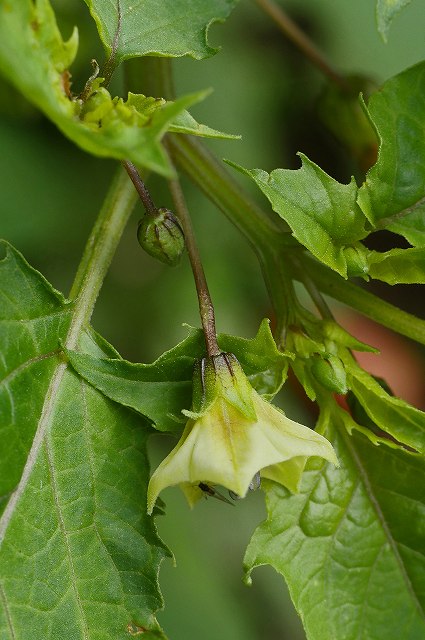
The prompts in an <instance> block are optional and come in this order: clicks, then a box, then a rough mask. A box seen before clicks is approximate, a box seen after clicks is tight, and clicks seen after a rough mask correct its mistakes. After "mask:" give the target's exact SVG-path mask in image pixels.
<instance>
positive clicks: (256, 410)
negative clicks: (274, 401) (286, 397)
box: [148, 354, 337, 513]
mask: <svg viewBox="0 0 425 640" xmlns="http://www.w3.org/2000/svg"><path fill="white" fill-rule="evenodd" d="M185 413H186V415H188V417H189V420H188V422H187V424H186V427H185V429H184V431H183V434H182V436H181V438H180V441H179V442H178V444H177V445H176V446H175V448H174V449H173V450H172V451H171V453H170V454H169V455H168V456H167V457H166V458H165V460H163V461H162V462H161V464H160V465H159V467H158V468H157V469H156V471H155V472H154V474H153V475H152V478H151V480H150V483H149V487H148V512H149V513H152V510H153V507H154V505H155V502H156V499H157V497H158V495H159V493H160V492H161V491H162V490H163V489H165V488H166V487H168V486H173V485H180V486H181V488H182V489H183V491H184V493H185V494H186V497H187V499H188V501H189V503H190V504H191V505H192V504H194V503H195V502H196V501H197V500H198V499H199V498H200V497H202V495H203V491H202V489H201V488H200V487H199V484H202V485H203V484H205V485H208V486H215V485H222V486H223V487H226V488H227V489H229V490H230V491H232V492H233V493H235V494H237V495H238V496H240V497H243V496H245V494H246V492H247V491H248V488H249V485H250V483H251V481H252V479H253V477H254V476H255V475H256V474H257V473H258V472H260V473H261V476H262V477H266V478H270V479H272V480H274V481H276V482H279V483H280V484H283V485H284V486H286V487H287V488H288V489H290V490H291V491H296V490H297V488H298V484H299V481H300V478H301V475H302V472H303V470H304V466H305V462H306V460H307V458H308V457H309V456H320V457H322V458H325V459H326V460H329V461H330V462H333V463H334V464H337V458H336V455H335V452H334V450H333V448H332V445H331V444H330V442H328V440H326V438H324V437H323V436H321V435H319V434H318V433H316V432H315V431H313V430H312V429H309V428H308V427H305V426H303V425H301V424H298V423H297V422H294V421H293V420H290V419H289V418H287V417H286V415H285V414H284V413H283V412H282V411H280V410H279V409H277V408H276V407H274V406H273V405H271V404H269V403H268V402H267V401H266V400H264V399H263V398H262V397H261V396H260V395H258V393H257V392H256V391H255V390H254V389H253V388H252V387H251V385H250V383H249V381H248V379H247V377H246V376H245V374H244V372H243V371H242V368H241V366H240V364H239V362H238V361H237V360H236V358H235V356H233V355H231V354H220V355H219V356H213V357H212V358H208V359H207V358H204V359H203V360H202V362H201V365H200V367H198V370H197V371H196V372H195V377H194V411H191V412H189V411H187V412H185Z"/></svg>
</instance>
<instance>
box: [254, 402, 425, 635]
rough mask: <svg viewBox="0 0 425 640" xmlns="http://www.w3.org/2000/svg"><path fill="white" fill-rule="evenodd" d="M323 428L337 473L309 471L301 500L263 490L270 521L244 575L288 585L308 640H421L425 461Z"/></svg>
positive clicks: (258, 535)
mask: <svg viewBox="0 0 425 640" xmlns="http://www.w3.org/2000/svg"><path fill="white" fill-rule="evenodd" d="M326 418H327V419H328V420H329V421H328V422H327V424H326V435H327V436H328V437H329V438H330V439H331V441H332V442H333V445H334V448H335V450H336V452H337V455H338V459H339V461H340V467H339V468H338V469H336V468H335V467H334V466H333V465H330V464H322V462H321V461H318V460H317V461H315V462H311V463H309V465H308V467H307V470H306V471H305V473H304V476H303V483H302V486H301V491H300V493H299V494H297V495H291V494H290V493H289V492H288V491H287V490H285V489H284V488H282V487H280V486H278V485H277V484H275V483H272V482H269V483H267V485H266V486H264V490H265V492H266V496H267V511H268V516H267V520H266V521H265V522H263V523H262V524H261V525H260V526H259V527H258V529H257V531H256V532H255V534H254V536H253V538H252V540H251V542H250V545H249V547H248V550H247V553H246V557H245V568H246V571H247V572H248V575H249V573H250V572H251V571H252V569H253V568H254V567H256V566H259V565H262V564H265V563H268V564H271V565H272V566H273V567H274V568H275V569H276V570H277V571H279V573H281V574H282V575H283V576H284V577H285V580H286V581H287V583H288V586H289V590H290V593H291V597H292V599H293V601H294V604H295V606H296V608H297V610H298V612H299V614H300V616H301V619H302V621H303V625H304V627H305V629H306V633H307V637H308V638H309V640H324V638H344V640H357V639H358V638H367V639H368V640H381V639H382V638H386V639H387V640H396V639H397V638H406V639H409V640H418V638H421V637H422V636H423V635H424V633H425V618H424V605H425V601H424V586H425V583H424V575H425V574H424V569H425V559H424V555H423V550H424V542H425V540H424V531H423V518H424V516H425V505H424V496H423V491H422V487H423V483H424V482H425V465H424V461H423V459H420V458H416V457H412V456H410V455H408V454H406V453H403V452H401V451H399V450H393V449H390V448H388V447H386V446H385V445H383V446H380V447H377V446H375V445H373V444H371V443H370V442H369V441H368V440H366V439H365V438H364V437H363V436H361V435H353V436H351V437H350V436H348V435H347V433H346V432H345V428H344V426H343V425H342V424H341V419H340V415H339V412H337V411H335V410H334V411H333V412H332V415H331V416H326ZM406 523H409V526H406Z"/></svg>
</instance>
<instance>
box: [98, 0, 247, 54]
mask: <svg viewBox="0 0 425 640" xmlns="http://www.w3.org/2000/svg"><path fill="white" fill-rule="evenodd" d="M85 2H86V4H87V6H88V7H89V9H90V13H91V14H92V16H93V18H94V20H95V21H96V25H97V28H98V31H99V35H100V38H101V40H102V43H103V45H104V47H105V49H106V52H107V55H108V56H109V57H110V58H113V60H114V66H116V65H117V64H119V63H120V62H122V61H123V60H125V59H127V58H133V57H139V56H146V55H160V56H169V57H173V58H175V57H180V56H191V57H192V58H196V59H198V60H199V59H201V58H207V57H209V56H211V55H213V54H214V53H216V51H217V49H216V48H213V47H211V46H210V45H209V43H208V30H209V28H210V26H211V25H212V23H214V22H217V21H218V22H222V21H224V20H225V19H226V18H227V17H228V15H229V14H230V12H231V11H232V9H233V8H234V7H235V5H236V2H237V0H208V2H205V1H204V0H167V1H165V2H164V1H162V2H158V1H157V0H144V2H133V0H111V2H104V1H103V0H85Z"/></svg>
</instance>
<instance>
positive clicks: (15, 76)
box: [0, 0, 226, 176]
mask: <svg viewBox="0 0 425 640" xmlns="http://www.w3.org/2000/svg"><path fill="white" fill-rule="evenodd" d="M77 46H78V34H77V32H76V31H74V33H73V34H72V36H71V38H70V39H69V40H68V42H64V41H63V39H62V36H61V34H60V32H59V30H58V27H57V25H56V20H55V16H54V13H53V11H52V8H51V6H50V4H49V2H48V0H36V1H35V2H32V0H20V2H14V3H10V2H8V1H7V0H0V71H1V72H2V73H3V74H4V75H5V76H6V78H7V79H8V80H9V81H10V82H11V83H12V84H14V85H15V87H16V88H17V89H18V90H19V91H21V92H22V93H23V94H24V95H25V96H26V98H27V99H28V100H30V101H31V102H33V103H34V104H35V105H36V106H37V107H38V108H39V109H41V110H42V111H43V112H44V113H45V115H46V116H47V117H48V118H50V119H51V120H52V121H53V122H54V123H55V124H56V126H57V127H58V128H59V129H60V130H61V131H62V133H64V134H65V135H66V136H67V137H69V138H70V139H71V140H72V141H73V142H75V143H76V144H77V145H79V146H80V147H81V148H83V149H84V150H85V151H88V152H89V153H92V154H94V155H97V156H102V157H112V158H117V159H119V160H124V159H129V160H132V161H133V162H134V163H135V164H138V165H141V166H144V167H147V168H149V169H152V170H153V171H157V172H159V173H162V174H164V175H168V176H170V175H171V174H172V171H171V168H170V166H169V162H168V159H167V156H166V154H165V152H164V150H163V148H162V146H161V143H160V140H161V138H162V136H163V135H164V133H165V132H166V131H167V130H168V129H169V128H170V127H171V125H172V124H173V122H174V121H176V124H175V128H174V130H175V131H178V132H184V133H192V134H195V135H206V136H214V137H223V136H224V137H226V136H225V135H224V134H221V133H220V132H217V131H214V130H212V129H209V128H208V127H204V126H202V125H198V123H196V121H195V120H194V119H193V118H192V117H191V116H190V115H189V114H188V113H187V112H185V109H186V108H187V107H188V106H190V105H191V104H193V103H194V102H198V101H199V100H201V99H203V98H204V97H205V95H206V93H205V92H198V93H197V94H193V95H190V96H184V97H182V98H180V99H179V100H177V101H176V102H165V101H163V100H162V101H161V100H155V99H154V98H145V96H135V95H133V94H129V96H128V99H127V101H124V100H122V99H121V98H112V97H111V95H110V93H109V92H108V91H107V90H106V89H105V88H104V87H100V86H99V81H98V80H96V81H95V82H94V84H93V87H92V93H91V95H89V96H88V98H87V99H85V100H84V101H83V100H82V99H80V98H79V97H78V96H73V95H72V94H71V91H70V86H69V85H70V82H69V80H70V75H69V71H68V68H69V67H70V65H71V64H72V62H73V60H74V58H75V55H76V52H77Z"/></svg>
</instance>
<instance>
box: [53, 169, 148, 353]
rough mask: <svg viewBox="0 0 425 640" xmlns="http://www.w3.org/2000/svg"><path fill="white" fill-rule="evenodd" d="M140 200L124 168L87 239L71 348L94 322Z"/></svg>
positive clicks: (75, 292)
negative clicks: (105, 282)
mask: <svg viewBox="0 0 425 640" xmlns="http://www.w3.org/2000/svg"><path fill="white" fill-rule="evenodd" d="M136 200H137V193H136V191H135V189H134V187H133V185H132V183H131V182H130V180H129V179H128V176H127V174H126V173H125V171H124V170H123V169H122V168H120V170H119V172H118V174H117V175H116V176H115V178H114V180H113V182H112V184H111V187H110V189H109V192H108V194H107V196H106V199H105V202H104V204H103V207H102V209H101V211H100V214H99V217H98V219H97V220H96V223H95V225H94V227H93V230H92V232H91V234H90V237H89V239H88V241H87V244H86V248H85V250H84V254H83V257H82V259H81V262H80V265H79V267H78V271H77V275H76V277H75V280H74V283H73V285H72V288H71V292H70V298H71V300H74V301H75V311H74V314H73V318H72V323H71V326H70V329H69V332H68V336H67V339H66V345H65V346H66V347H67V348H68V349H73V348H75V347H76V344H77V340H78V337H79V334H80V331H81V329H83V328H84V326H86V325H88V323H89V322H90V318H91V316H92V313H93V308H94V305H95V302H96V299H97V296H98V295H99V291H100V288H101V286H102V283H103V280H104V278H105V276H106V273H107V271H108V268H109V265H110V264H111V261H112V258H113V256H114V253H115V250H116V248H117V245H118V242H119V240H120V238H121V235H122V232H123V230H124V228H125V225H126V223H127V221H128V218H129V216H130V214H131V212H132V210H133V207H134V204H135V202H136Z"/></svg>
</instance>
